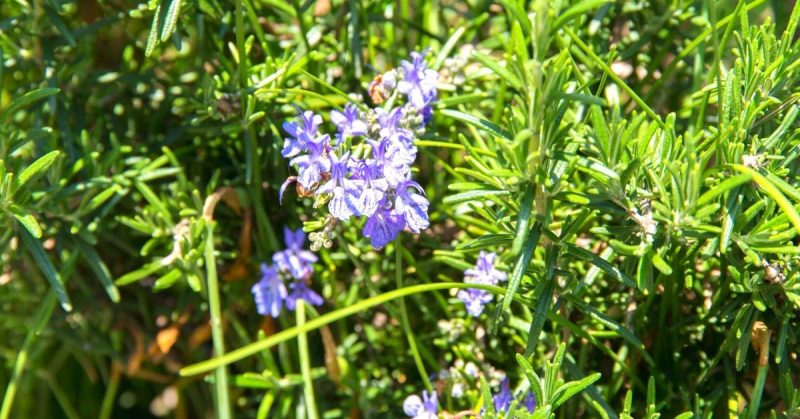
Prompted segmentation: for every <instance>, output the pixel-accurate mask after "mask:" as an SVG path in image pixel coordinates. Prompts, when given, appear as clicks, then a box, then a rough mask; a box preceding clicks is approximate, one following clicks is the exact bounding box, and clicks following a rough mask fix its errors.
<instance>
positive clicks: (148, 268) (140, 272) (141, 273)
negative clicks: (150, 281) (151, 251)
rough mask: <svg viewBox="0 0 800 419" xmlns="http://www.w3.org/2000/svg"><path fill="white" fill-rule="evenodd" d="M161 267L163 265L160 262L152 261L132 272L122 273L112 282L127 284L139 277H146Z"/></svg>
mask: <svg viewBox="0 0 800 419" xmlns="http://www.w3.org/2000/svg"><path fill="white" fill-rule="evenodd" d="M163 267H164V266H163V265H162V264H161V262H152V263H149V264H147V265H144V266H142V267H141V268H139V269H137V270H135V271H133V272H128V273H127V274H125V275H122V276H121V277H119V278H118V279H117V280H116V281H114V283H115V284H117V285H128V284H130V283H133V282H136V281H138V280H140V279H144V278H147V277H148V276H150V275H152V274H154V273H156V272H157V271H158V270H159V269H161V268H163Z"/></svg>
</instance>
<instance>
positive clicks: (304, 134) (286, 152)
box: [281, 109, 322, 157]
mask: <svg viewBox="0 0 800 419" xmlns="http://www.w3.org/2000/svg"><path fill="white" fill-rule="evenodd" d="M298 111H299V109H298ZM300 118H301V119H302V124H298V123H297V122H284V123H283V130H284V131H286V132H287V133H288V134H289V135H290V136H291V138H286V139H285V140H283V151H282V152H281V154H282V155H283V157H293V156H296V155H298V154H300V152H301V151H304V150H306V144H307V143H308V141H311V139H313V138H316V136H317V129H318V128H319V125H320V124H322V117H321V116H319V115H316V114H314V112H311V111H305V112H303V113H302V114H301V115H300Z"/></svg>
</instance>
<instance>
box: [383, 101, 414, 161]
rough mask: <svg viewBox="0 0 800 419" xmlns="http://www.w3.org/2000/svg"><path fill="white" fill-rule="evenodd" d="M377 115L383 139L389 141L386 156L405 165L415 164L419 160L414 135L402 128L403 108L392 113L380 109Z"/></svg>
mask: <svg viewBox="0 0 800 419" xmlns="http://www.w3.org/2000/svg"><path fill="white" fill-rule="evenodd" d="M375 113H376V114H377V116H378V125H379V126H380V131H379V134H380V136H381V139H385V140H388V141H389V143H388V146H387V153H386V154H387V155H389V156H390V157H391V158H392V159H395V160H398V159H400V160H402V161H403V163H407V164H411V163H414V160H415V159H416V158H417V147H416V146H415V145H414V133H413V132H411V131H410V130H408V129H405V128H401V127H400V123H401V121H402V119H403V115H404V112H403V108H394V109H392V110H390V111H386V110H383V109H380V108H378V109H376V110H375Z"/></svg>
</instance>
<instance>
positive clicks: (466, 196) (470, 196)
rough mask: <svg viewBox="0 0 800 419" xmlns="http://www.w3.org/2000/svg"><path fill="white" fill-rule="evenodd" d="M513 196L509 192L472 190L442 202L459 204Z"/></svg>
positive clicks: (447, 197) (448, 197) (446, 198)
mask: <svg viewBox="0 0 800 419" xmlns="http://www.w3.org/2000/svg"><path fill="white" fill-rule="evenodd" d="M508 195H511V192H509V191H497V190H472V191H466V192H461V193H457V194H455V195H450V196H446V197H445V198H444V199H443V200H442V202H444V203H445V204H459V203H462V202H467V201H475V200H477V199H480V198H487V197H490V196H508Z"/></svg>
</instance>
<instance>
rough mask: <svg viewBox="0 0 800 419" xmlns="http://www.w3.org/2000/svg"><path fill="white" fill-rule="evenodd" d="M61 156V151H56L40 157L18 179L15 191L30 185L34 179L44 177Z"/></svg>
mask: <svg viewBox="0 0 800 419" xmlns="http://www.w3.org/2000/svg"><path fill="white" fill-rule="evenodd" d="M60 154H61V152H60V151H58V150H54V151H51V152H49V153H47V154H45V155H44V156H42V157H39V159H37V160H36V161H35V162H33V163H31V165H30V166H28V167H26V168H25V169H24V170H23V171H22V172H21V173H20V174H19V176H18V177H17V179H16V182H15V187H16V189H15V190H18V189H20V188H22V187H24V186H25V185H27V184H28V182H31V181H33V180H34V179H36V178H38V177H40V176H42V175H43V174H44V173H45V172H46V171H47V169H49V168H50V166H52V165H53V163H54V162H55V161H56V158H58V156H59V155H60Z"/></svg>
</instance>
